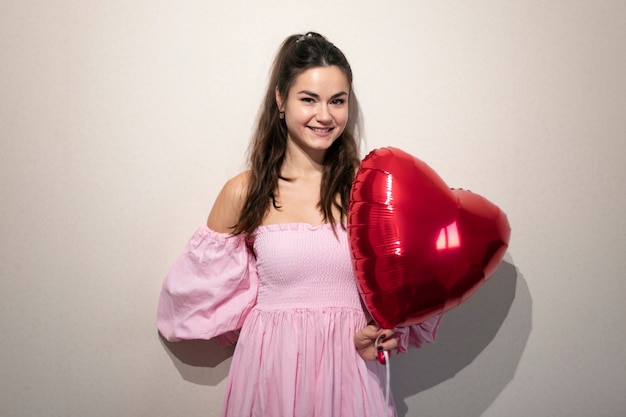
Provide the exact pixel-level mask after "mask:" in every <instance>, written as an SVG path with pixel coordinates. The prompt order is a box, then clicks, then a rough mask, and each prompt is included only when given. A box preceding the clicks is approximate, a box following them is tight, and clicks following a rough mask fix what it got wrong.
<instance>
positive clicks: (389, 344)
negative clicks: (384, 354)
mask: <svg viewBox="0 0 626 417" xmlns="http://www.w3.org/2000/svg"><path fill="white" fill-rule="evenodd" d="M392 335H393V330H390V329H380V328H378V327H376V326H375V325H373V324H368V325H367V326H365V327H364V328H363V329H361V330H359V331H358V332H356V333H355V334H354V345H355V346H356V349H357V351H358V352H359V355H361V357H362V358H363V359H366V360H369V361H373V360H376V359H377V358H378V352H379V351H383V350H391V349H395V348H396V346H398V341H397V340H396V339H395V338H393V337H391V336H392ZM377 340H378V343H376V341H377Z"/></svg>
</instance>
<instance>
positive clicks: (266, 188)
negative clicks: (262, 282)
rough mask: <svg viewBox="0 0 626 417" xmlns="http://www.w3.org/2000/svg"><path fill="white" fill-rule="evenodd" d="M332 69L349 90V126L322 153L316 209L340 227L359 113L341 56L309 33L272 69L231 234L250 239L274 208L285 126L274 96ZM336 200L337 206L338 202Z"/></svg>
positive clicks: (288, 46) (292, 42) (292, 39)
mask: <svg viewBox="0 0 626 417" xmlns="http://www.w3.org/2000/svg"><path fill="white" fill-rule="evenodd" d="M329 66H335V67H337V68H339V69H340V70H341V71H342V72H343V73H344V74H345V76H346V78H347V80H348V83H349V85H350V91H349V98H348V112H349V113H348V123H347V125H346V128H345V129H344V131H343V133H342V134H341V136H339V137H338V138H337V139H336V140H335V142H334V143H333V144H332V145H331V147H330V148H329V149H328V150H327V152H326V155H325V158H324V163H323V165H324V168H323V174H322V182H321V190H320V196H321V198H320V202H319V208H320V211H321V213H322V215H323V219H324V221H325V222H327V223H331V224H333V225H334V224H335V222H336V221H337V220H338V219H335V218H334V215H333V210H332V209H333V207H336V208H338V209H339V210H340V212H341V219H339V220H340V221H341V223H342V227H344V228H345V225H344V224H343V221H344V219H346V218H347V211H348V203H349V198H350V188H351V186H352V180H353V179H354V174H355V171H356V169H357V168H358V165H359V138H358V134H359V130H360V129H359V127H360V111H359V105H358V101H357V99H356V96H355V94H354V91H353V88H352V69H351V68H350V64H349V63H348V60H347V59H346V57H345V56H344V54H343V53H342V52H341V51H340V50H339V48H337V47H336V46H335V45H333V44H332V43H330V42H329V41H328V40H327V39H326V38H325V37H323V36H322V35H320V34H317V33H314V32H308V33H307V34H305V35H300V34H297V35H291V36H289V37H287V39H285V41H284V42H283V43H282V45H281V47H280V49H279V51H278V53H277V55H276V57H275V59H274V63H273V65H272V69H271V73H270V78H269V83H268V87H267V91H266V92H265V98H264V101H263V103H262V105H261V109H260V113H259V117H258V120H257V125H256V129H255V131H254V133H253V137H252V141H251V143H250V148H249V149H248V158H249V168H250V169H251V171H252V174H251V176H250V180H249V184H248V190H247V195H246V199H245V202H244V205H243V207H242V210H241V213H240V215H239V219H238V221H237V224H236V225H235V227H234V231H233V232H234V233H235V234H239V233H247V234H249V233H252V232H253V231H254V230H255V229H256V228H257V227H258V226H259V225H260V224H261V222H262V221H263V218H264V216H265V214H266V213H267V210H268V209H269V207H270V206H269V205H270V204H274V206H275V207H276V200H275V198H274V192H275V191H276V189H277V187H278V180H279V178H280V171H281V167H282V164H283V161H284V158H285V150H286V147H287V126H286V124H285V122H284V120H282V119H281V118H280V115H279V109H278V105H277V103H276V90H278V93H279V94H280V95H281V96H282V97H287V95H288V93H289V90H290V89H291V87H292V86H293V84H294V82H295V79H296V78H297V77H298V76H299V75H300V74H302V73H303V72H305V71H306V70H308V69H311V68H316V67H329ZM337 195H339V200H340V203H339V202H337Z"/></svg>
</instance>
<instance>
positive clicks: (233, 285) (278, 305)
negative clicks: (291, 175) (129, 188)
mask: <svg viewBox="0 0 626 417" xmlns="http://www.w3.org/2000/svg"><path fill="white" fill-rule="evenodd" d="M337 235H338V238H336V237H335V235H334V234H333V232H332V226H330V225H322V226H311V225H308V224H304V223H289V224H278V225H267V226H261V227H259V228H258V230H257V232H256V233H255V235H254V236H253V240H254V242H253V252H254V254H255V255H256V257H255V256H253V255H252V253H251V252H250V248H249V247H248V246H247V245H246V242H245V241H244V240H243V238H241V237H229V235H224V234H218V233H215V232H213V231H211V230H209V229H208V228H206V227H202V228H200V229H199V230H198V231H197V232H196V234H194V237H192V239H191V241H190V243H189V244H188V246H187V250H186V251H185V253H183V255H182V256H181V257H180V258H179V260H178V262H177V263H176V265H175V266H174V268H173V269H172V271H171V272H170V274H169V275H168V277H167V278H166V281H165V283H164V286H163V292H162V294H161V301H160V304H159V313H158V327H159V330H160V331H161V333H162V334H163V335H164V336H165V337H166V338H168V339H170V340H177V339H182V338H210V337H213V336H218V335H224V333H225V336H226V340H222V342H225V341H226V342H227V341H231V342H232V341H234V340H235V338H236V336H237V335H236V333H233V331H239V335H238V337H239V339H238V342H237V346H236V349H235V353H234V356H233V360H232V364H231V368H230V374H229V380H228V387H227V393H226V399H225V403H224V409H223V414H222V415H223V416H225V417H226V416H238V417H241V416H243V417H245V416H263V417H266V416H317V417H333V416H335V417H340V416H341V417H350V416H355V417H356V416H359V417H373V416H384V415H385V412H386V409H387V408H388V407H389V406H388V405H386V404H385V400H384V392H383V390H384V385H385V369H384V366H382V365H380V364H379V363H378V362H375V361H365V360H363V359H362V358H361V357H360V356H359V355H358V353H357V351H356V349H355V347H354V342H353V337H352V336H353V334H354V333H355V332H356V331H357V330H359V329H361V328H363V327H364V326H365V325H366V324H367V317H366V313H364V311H363V307H362V304H361V301H360V298H359V293H358V290H357V287H356V281H355V277H354V272H353V270H352V262H351V259H350V252H349V245H348V241H347V234H346V232H345V231H344V230H342V229H341V228H340V227H338V228H337ZM192 242H193V243H192ZM198 259H201V260H203V261H202V262H200V261H198ZM439 319H440V317H435V318H433V319H430V320H428V321H427V322H425V323H422V324H421V325H416V326H411V327H408V328H402V329H396V337H398V341H399V348H398V351H399V352H403V351H406V349H407V347H408V346H421V345H423V344H426V343H430V342H432V341H434V337H435V333H436V329H437V326H438V324H439ZM389 415H391V416H395V411H394V410H393V407H389Z"/></svg>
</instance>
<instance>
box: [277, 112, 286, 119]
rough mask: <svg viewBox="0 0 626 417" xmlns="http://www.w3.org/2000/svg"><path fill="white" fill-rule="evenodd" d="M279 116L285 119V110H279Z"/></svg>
mask: <svg viewBox="0 0 626 417" xmlns="http://www.w3.org/2000/svg"><path fill="white" fill-rule="evenodd" d="M278 118H279V119H284V118H285V112H284V111H281V112H279V113H278Z"/></svg>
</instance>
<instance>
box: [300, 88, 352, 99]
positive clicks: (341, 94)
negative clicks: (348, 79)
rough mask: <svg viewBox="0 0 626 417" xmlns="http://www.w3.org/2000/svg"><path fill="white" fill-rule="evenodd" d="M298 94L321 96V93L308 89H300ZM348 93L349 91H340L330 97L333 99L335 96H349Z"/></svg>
mask: <svg viewBox="0 0 626 417" xmlns="http://www.w3.org/2000/svg"><path fill="white" fill-rule="evenodd" d="M298 94H306V95H308V96H311V97H315V98H317V99H319V98H320V96H319V94H316V93H314V92H312V91H308V90H301V91H298ZM347 95H348V93H346V92H345V91H340V92H338V93H336V94H333V95H332V96H331V97H330V98H331V99H333V98H337V97H341V96H347Z"/></svg>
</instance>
